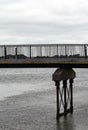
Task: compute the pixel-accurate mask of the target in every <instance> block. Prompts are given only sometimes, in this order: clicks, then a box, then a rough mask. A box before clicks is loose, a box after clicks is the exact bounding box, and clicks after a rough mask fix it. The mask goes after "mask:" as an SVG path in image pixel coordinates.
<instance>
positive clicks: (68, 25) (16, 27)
mask: <svg viewBox="0 0 88 130" xmlns="http://www.w3.org/2000/svg"><path fill="white" fill-rule="evenodd" d="M2 43H12V44H13V43H17V44H18V43H21V44H26V43H27V44H29V43H46V44H47V43H88V0H0V44H2Z"/></svg>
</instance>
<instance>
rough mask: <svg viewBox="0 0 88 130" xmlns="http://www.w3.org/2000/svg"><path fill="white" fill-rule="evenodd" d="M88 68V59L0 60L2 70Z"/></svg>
mask: <svg viewBox="0 0 88 130" xmlns="http://www.w3.org/2000/svg"><path fill="white" fill-rule="evenodd" d="M25 67H27V68H36V67H37V68H50V67H53V68H55V67H61V68H88V58H86V57H84V58H83V57H80V58H69V57H67V58H27V59H0V68H25Z"/></svg>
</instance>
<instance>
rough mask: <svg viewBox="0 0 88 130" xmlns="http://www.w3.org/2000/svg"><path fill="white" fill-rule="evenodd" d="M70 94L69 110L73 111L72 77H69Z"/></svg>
mask: <svg viewBox="0 0 88 130" xmlns="http://www.w3.org/2000/svg"><path fill="white" fill-rule="evenodd" d="M69 81H70V96H71V101H70V111H71V113H73V79H70V80H69Z"/></svg>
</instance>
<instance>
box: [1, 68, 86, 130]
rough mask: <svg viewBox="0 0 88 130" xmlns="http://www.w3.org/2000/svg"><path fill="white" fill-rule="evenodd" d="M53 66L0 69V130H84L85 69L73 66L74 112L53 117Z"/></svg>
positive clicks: (54, 97)
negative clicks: (58, 117) (74, 74)
mask: <svg viewBox="0 0 88 130" xmlns="http://www.w3.org/2000/svg"><path fill="white" fill-rule="evenodd" d="M54 71H55V69H51V68H50V69H48V68H47V69H28V68H27V69H0V130H83V129H84V130H87V129H88V81H87V80H88V77H87V74H88V70H87V69H75V71H76V75H77V76H76V79H75V81H74V113H73V115H70V114H69V115H68V116H67V118H64V117H61V118H60V120H59V122H57V121H56V118H55V117H56V95H55V94H56V92H55V85H54V82H53V81H52V73H53V72H54Z"/></svg>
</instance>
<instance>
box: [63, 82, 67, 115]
mask: <svg viewBox="0 0 88 130" xmlns="http://www.w3.org/2000/svg"><path fill="white" fill-rule="evenodd" d="M63 88H64V115H65V116H66V115H67V94H66V89H67V80H63Z"/></svg>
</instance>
